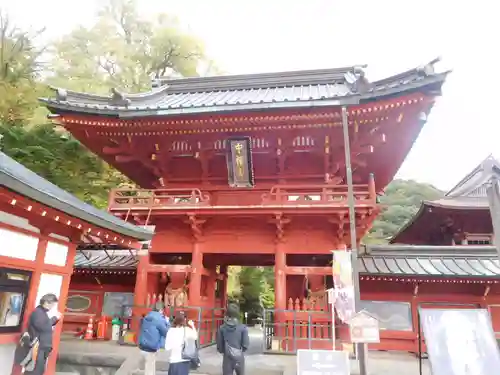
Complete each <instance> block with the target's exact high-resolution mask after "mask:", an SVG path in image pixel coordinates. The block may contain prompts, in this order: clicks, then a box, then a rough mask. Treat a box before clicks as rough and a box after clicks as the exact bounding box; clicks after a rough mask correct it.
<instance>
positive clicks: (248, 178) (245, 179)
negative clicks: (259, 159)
mask: <svg viewBox="0 0 500 375" xmlns="http://www.w3.org/2000/svg"><path fill="white" fill-rule="evenodd" d="M226 144H227V156H226V157H227V170H228V180H229V186H231V187H235V188H251V187H254V185H255V184H254V174H253V165H252V151H251V141H250V137H234V138H229V139H228V140H227V142H226Z"/></svg>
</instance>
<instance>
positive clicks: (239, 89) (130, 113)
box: [40, 60, 447, 118]
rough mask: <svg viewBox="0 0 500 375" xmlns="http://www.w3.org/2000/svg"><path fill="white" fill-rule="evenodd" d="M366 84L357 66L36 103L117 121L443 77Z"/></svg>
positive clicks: (337, 98)
mask: <svg viewBox="0 0 500 375" xmlns="http://www.w3.org/2000/svg"><path fill="white" fill-rule="evenodd" d="M435 62H437V60H434V61H432V62H431V63H429V64H427V65H425V66H423V67H420V68H416V69H412V70H409V71H407V72H404V73H401V74H398V75H395V76H392V77H389V78H386V79H383V80H380V81H376V82H373V83H369V82H368V81H367V80H366V78H365V75H364V71H363V70H362V69H361V68H360V67H348V68H339V69H323V70H309V71H296V72H282V73H266V74H249V75H236V76H219V77H204V78H184V79H175V80H163V81H161V82H159V83H160V85H161V87H159V88H158V89H156V90H153V91H151V92H147V93H142V94H123V93H120V92H118V91H116V90H112V94H111V95H110V96H99V95H92V94H84V93H78V92H73V91H67V90H63V89H57V88H54V90H55V91H56V97H55V98H42V99H40V100H41V101H42V102H43V103H45V104H46V105H47V107H49V109H50V110H51V111H53V112H56V113H57V112H58V111H61V110H62V111H64V110H70V111H74V112H85V113H95V114H100V115H105V114H108V115H115V116H119V117H124V118H126V117H136V116H141V117H143V116H149V115H151V116H161V115H169V114H170V115H172V114H173V115H175V114H177V115H179V114H188V113H206V112H216V111H230V110H249V109H263V108H266V109H267V108H287V107H300V106H304V107H311V106H322V105H325V106H327V105H328V106H332V105H342V104H355V103H358V102H362V101H363V100H373V99H374V98H378V97H385V96H390V95H395V94H398V93H400V92H403V91H412V90H422V89H425V88H426V87H427V88H428V89H429V90H432V91H439V90H440V87H441V85H442V84H443V82H444V80H445V78H446V74H447V73H441V74H436V73H434V66H433V65H434V63H435Z"/></svg>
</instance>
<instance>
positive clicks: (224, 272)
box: [220, 266, 227, 309]
mask: <svg viewBox="0 0 500 375" xmlns="http://www.w3.org/2000/svg"><path fill="white" fill-rule="evenodd" d="M220 274H221V275H222V280H221V286H220V287H221V301H220V302H221V307H222V308H223V309H225V308H226V306H227V266H220Z"/></svg>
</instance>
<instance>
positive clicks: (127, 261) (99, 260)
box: [74, 250, 138, 269]
mask: <svg viewBox="0 0 500 375" xmlns="http://www.w3.org/2000/svg"><path fill="white" fill-rule="evenodd" d="M137 263H138V261H137V257H136V256H135V254H134V253H133V252H129V251H126V250H109V251H80V252H79V253H77V254H76V256H75V265H74V266H75V268H99V269H103V268H111V269H114V268H120V269H135V268H136V267H137Z"/></svg>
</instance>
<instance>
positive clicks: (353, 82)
mask: <svg viewBox="0 0 500 375" xmlns="http://www.w3.org/2000/svg"><path fill="white" fill-rule="evenodd" d="M363 68H366V65H358V66H353V67H352V69H351V70H350V71H348V72H347V73H345V74H344V79H345V81H346V83H347V86H348V87H349V89H350V90H351V91H352V92H353V93H359V94H363V93H366V92H368V91H370V90H371V89H372V88H373V84H372V83H370V81H368V79H367V78H366V73H365V71H364V69H363Z"/></svg>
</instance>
